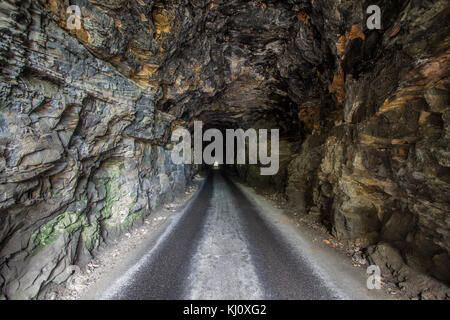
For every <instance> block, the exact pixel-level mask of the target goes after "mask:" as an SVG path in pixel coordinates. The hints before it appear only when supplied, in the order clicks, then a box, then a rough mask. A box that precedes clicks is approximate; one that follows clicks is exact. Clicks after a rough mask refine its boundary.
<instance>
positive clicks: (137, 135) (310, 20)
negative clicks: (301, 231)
mask: <svg viewBox="0 0 450 320" xmlns="http://www.w3.org/2000/svg"><path fill="white" fill-rule="evenodd" d="M73 4H76V5H79V6H80V7H81V8H82V14H83V21H82V28H81V29H79V30H69V29H68V26H67V19H68V17H69V15H68V14H67V10H66V9H67V7H68V6H69V5H73ZM373 4H377V5H379V6H380V7H381V9H382V29H381V30H368V29H367V26H366V20H367V18H368V15H367V14H366V8H367V7H368V6H369V5H373ZM449 12H450V11H449V6H448V1H446V0H433V1H431V0H419V1H417V0H408V1H405V0H395V1H392V0H389V1H388V0H370V1H369V0H367V1H366V0H364V1H359V0H358V1H356V0H355V1H349V0H315V1H310V0H286V1H260V0H252V1H247V0H245V1H244V0H214V1H210V0H189V1H188V0H166V1H151V0H137V1H124V0H107V1H98V0H71V1H64V0H36V1H31V0H5V1H2V2H1V3H0V65H1V68H2V69H1V73H0V77H1V78H0V79H1V80H0V139H1V143H0V189H1V190H0V191H1V192H0V210H1V212H0V268H1V269H0V287H1V288H2V289H1V292H2V293H1V294H3V297H8V298H17V297H24V298H30V297H35V296H36V295H37V294H38V292H39V291H40V290H42V289H44V288H45V286H46V285H47V284H49V283H50V282H63V281H64V279H66V278H67V276H68V275H70V272H71V271H72V270H73V267H71V265H73V264H82V263H83V262H84V261H86V259H88V258H89V255H90V254H92V252H93V251H94V250H95V248H96V247H97V246H98V245H99V244H100V243H102V242H103V241H106V240H107V239H108V238H109V236H113V235H116V234H118V233H121V232H124V231H125V230H127V229H129V228H131V227H132V226H133V225H134V224H135V223H137V222H139V221H140V220H141V219H142V217H143V216H145V215H147V214H149V213H150V212H151V210H152V209H153V208H155V207H156V206H157V205H158V204H159V203H161V201H170V200H171V198H172V197H173V196H174V195H175V194H176V192H178V191H180V190H181V189H182V187H183V185H184V183H186V181H188V180H189V177H190V176H191V171H192V170H191V168H185V167H176V166H173V165H172V164H171V162H170V159H169V153H168V151H167V150H166V149H169V146H168V138H169V136H170V132H171V130H172V128H174V127H176V126H180V125H182V126H186V127H191V126H192V124H193V121H194V120H203V121H204V122H205V126H206V127H215V128H219V129H223V128H236V127H241V128H244V129H245V128H249V127H254V128H269V129H270V128H280V129H281V135H282V141H281V146H280V155H281V160H282V163H281V168H280V172H279V174H278V175H276V176H274V177H261V176H259V174H258V173H259V168H258V167H248V166H243V167H239V168H237V170H238V172H239V173H240V175H241V176H242V177H244V178H245V179H247V180H248V181H249V182H250V183H252V184H253V185H258V186H263V187H269V186H270V187H272V188H276V190H277V191H279V192H282V193H284V194H285V195H286V197H287V198H288V200H289V205H290V206H291V207H292V208H296V209H298V211H300V212H302V213H305V214H314V215H317V214H319V215H320V218H321V219H322V221H324V222H327V225H329V226H330V231H331V232H333V233H334V234H335V235H336V236H337V237H339V238H341V239H346V240H349V241H352V242H357V243H359V244H360V245H362V246H364V247H367V246H371V245H376V244H377V243H379V242H380V241H382V243H385V244H387V245H389V246H390V247H392V248H393V250H396V252H398V254H399V255H400V256H401V258H402V260H403V261H404V263H405V265H407V266H408V268H411V269H412V270H415V271H417V272H419V273H426V274H429V275H432V276H433V277H435V278H436V279H439V280H442V281H445V282H447V283H449V282H450V270H449V268H450V263H449V260H450V256H449V253H450V239H449V236H450V218H449V212H450V203H449V199H450V194H449V193H450V186H449V184H450V174H449V163H450V153H449V126H450V124H449V123H450V110H449V99H450V98H449V80H448V79H449V78H448V76H449V54H450V53H449V48H448V43H449V34H450V32H449V21H450V19H449V16H448V15H449ZM374 252H375V251H374ZM376 252H377V254H380V255H383V254H384V253H383V252H387V251H386V250H376ZM388 256H389V255H388ZM390 256H391V257H392V256H393V255H390ZM49 257H51V258H49ZM388 259H391V258H389V257H388ZM399 268H400V267H399Z"/></svg>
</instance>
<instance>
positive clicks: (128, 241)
mask: <svg viewBox="0 0 450 320" xmlns="http://www.w3.org/2000/svg"><path fill="white" fill-rule="evenodd" d="M202 181H203V178H201V177H199V176H196V177H195V178H194V180H193V182H192V184H191V185H190V186H189V187H188V188H187V190H186V191H185V192H184V193H183V194H181V195H179V196H178V197H177V198H176V200H175V201H174V202H172V203H169V204H165V205H164V206H162V207H161V208H159V209H158V210H156V211H155V212H152V213H151V214H150V215H149V216H148V217H147V218H146V219H145V221H144V224H143V225H142V226H140V227H138V228H136V229H134V230H132V231H130V232H129V233H126V234H124V235H123V236H122V237H120V238H118V239H116V240H113V241H110V243H108V244H104V245H103V246H102V247H100V248H99V250H98V252H97V254H96V256H95V258H94V259H92V261H91V262H90V263H89V264H87V266H86V267H84V268H82V269H80V270H79V271H78V272H76V273H75V274H74V275H73V276H72V277H71V278H70V279H69V280H68V281H67V282H66V283H65V284H63V285H60V286H58V287H55V288H54V289H53V290H51V291H49V292H48V293H47V294H46V297H45V299H50V300H95V299H98V298H99V297H100V296H101V295H102V293H103V292H104V291H105V290H106V288H107V287H108V286H109V285H110V284H111V283H112V281H114V279H117V278H118V277H119V276H120V275H121V274H123V272H125V271H126V270H128V269H129V268H130V267H131V266H132V265H133V264H134V263H135V262H136V261H137V259H138V258H139V257H141V256H142V255H143V254H144V253H145V251H147V250H148V248H151V247H152V246H153V245H154V244H155V243H156V241H157V239H158V238H159V236H160V235H161V234H162V233H163V232H164V230H165V229H166V228H167V227H168V226H169V225H170V223H171V221H172V220H173V218H174V217H175V216H176V215H177V214H178V213H179V212H180V211H181V209H182V208H183V207H184V206H185V205H186V203H187V202H188V201H189V200H190V199H191V198H192V197H193V195H194V194H195V193H196V192H197V190H198V188H199V186H200V184H201V182H202Z"/></svg>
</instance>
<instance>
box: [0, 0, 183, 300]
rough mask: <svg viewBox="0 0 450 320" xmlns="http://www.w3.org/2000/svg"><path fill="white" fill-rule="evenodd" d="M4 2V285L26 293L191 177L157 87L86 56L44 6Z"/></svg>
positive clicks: (65, 273)
mask: <svg viewBox="0 0 450 320" xmlns="http://www.w3.org/2000/svg"><path fill="white" fill-rule="evenodd" d="M49 3H50V4H51V5H54V4H55V3H58V2H57V1H49ZM0 8H1V10H0V19H1V23H2V27H1V29H0V37H1V47H0V64H1V66H2V72H1V80H0V102H1V111H0V139H1V145H0V148H1V149H0V210H1V211H0V279H1V280H0V287H1V295H2V296H3V297H7V298H10V299H17V298H26V299H29V298H34V297H36V296H37V295H38V294H39V292H41V291H42V290H43V289H45V287H46V286H47V285H49V284H50V283H62V282H64V281H65V280H66V279H67V278H68V277H69V276H70V275H71V274H72V272H73V271H74V270H76V268H74V267H73V265H75V264H76V265H83V264H84V263H86V262H88V261H89V259H90V258H91V256H92V254H94V253H95V249H96V248H98V247H99V246H100V245H101V244H102V243H104V242H105V241H108V239H110V238H111V237H115V236H117V235H119V234H122V233H124V232H127V231H128V230H129V229H130V228H132V227H133V226H135V225H137V224H139V223H141V222H142V221H143V219H144V218H145V216H147V215H148V214H150V213H151V211H152V210H154V209H155V207H157V206H158V205H159V204H161V203H163V202H165V201H171V200H172V199H173V197H174V196H175V195H176V193H177V192H181V191H182V190H183V189H184V186H185V185H186V183H187V182H188V181H189V180H190V178H191V175H192V172H191V168H188V167H184V166H175V165H173V164H172V162H171V161H170V153H169V151H168V150H166V148H165V143H167V136H168V133H169V132H170V131H171V126H172V122H173V120H174V119H173V117H171V116H169V115H164V114H162V113H160V112H159V111H155V109H154V103H155V102H154V101H155V94H156V92H155V91H154V90H150V89H143V88H140V87H138V86H137V85H136V84H135V83H134V82H132V81H131V80H129V79H126V78H124V77H123V75H122V74H120V73H119V72H118V71H117V70H116V69H115V68H114V67H113V66H111V65H110V64H109V63H107V62H105V61H103V60H101V59H99V58H97V57H96V56H94V55H93V54H92V53H90V52H89V51H88V50H87V49H86V47H84V46H83V45H82V44H80V43H79V42H78V41H77V39H75V38H74V37H73V36H72V35H70V34H69V33H68V32H66V31H65V30H63V29H62V28H61V26H60V25H58V24H57V23H56V22H55V21H54V20H53V19H52V18H50V17H49V16H46V15H44V14H43V13H44V12H45V11H44V9H43V7H41V5H40V4H39V3H37V2H30V1H6V2H2V3H1V4H0ZM95 30H96V31H98V32H99V30H98V29H95ZM112 36H114V34H112ZM104 40H105V41H107V40H108V39H104ZM108 43H110V42H108ZM96 45H97V46H99V47H101V48H102V49H103V50H106V49H105V48H104V47H102V44H101V43H98V44H96ZM93 46H94V44H93ZM113 46H118V47H120V46H121V45H119V44H113ZM88 49H90V50H92V49H93V48H91V47H88ZM110 50H113V49H112V48H111V49H110ZM105 55H106V54H101V55H100V54H98V55H97V56H98V57H100V56H101V57H102V58H103V59H104V58H105Z"/></svg>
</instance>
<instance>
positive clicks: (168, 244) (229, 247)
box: [100, 171, 370, 300]
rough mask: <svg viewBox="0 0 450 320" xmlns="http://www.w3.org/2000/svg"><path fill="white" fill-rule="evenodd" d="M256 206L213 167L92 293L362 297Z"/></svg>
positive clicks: (119, 296) (108, 296)
mask: <svg viewBox="0 0 450 320" xmlns="http://www.w3.org/2000/svg"><path fill="white" fill-rule="evenodd" d="M261 211H262V210H261V208H258V206H257V205H255V203H254V201H251V200H250V199H249V198H248V197H247V196H246V194H245V193H244V192H243V191H242V189H241V188H239V187H238V186H237V185H236V184H235V183H234V182H233V181H232V180H230V179H229V178H228V177H226V176H225V175H224V174H223V173H221V172H220V171H213V172H212V173H211V174H210V175H209V176H208V178H207V179H205V181H204V182H203V184H202V186H201V188H200V189H199V191H198V192H197V194H196V195H195V196H194V197H193V198H192V199H191V200H190V202H189V203H188V204H187V205H186V207H185V208H184V209H183V210H182V212H180V213H178V216H177V218H176V219H174V220H173V221H172V222H171V224H170V226H169V227H168V228H167V230H165V232H164V233H163V234H162V235H161V236H160V237H159V239H158V240H157V242H156V244H154V245H153V246H152V247H151V248H148V250H147V252H146V253H145V255H143V256H142V257H140V258H139V259H138V261H137V262H136V263H135V264H134V265H133V266H132V267H131V268H129V269H128V270H127V271H126V272H124V273H123V274H122V275H121V276H120V277H119V279H116V280H115V281H113V282H112V283H111V285H109V286H108V288H107V289H106V290H105V291H104V292H102V294H101V297H100V298H101V299H138V300H141V299H352V298H358V299H359V298H363V299H364V298H370V296H366V288H365V282H364V281H363V280H364V279H362V281H354V280H352V279H351V281H350V283H349V281H347V280H345V281H342V285H340V284H339V283H338V282H339V281H340V280H339V277H340V278H348V276H347V275H346V273H345V272H344V273H342V272H341V273H340V272H339V269H338V268H337V267H336V269H337V271H336V273H335V272H334V271H333V272H329V271H327V268H328V269H329V268H333V266H332V264H333V259H330V260H329V261H328V260H327V258H325V259H323V258H322V259H320V258H319V259H317V261H319V262H317V261H313V260H311V256H310V255H309V253H308V251H307V250H303V249H302V248H301V247H302V246H304V245H303V242H302V241H303V240H301V239H300V238H299V239H296V238H297V237H298V236H297V235H296V234H295V232H294V233H292V232H291V234H288V232H287V231H283V228H284V227H279V226H278V225H276V224H275V223H274V222H272V221H271V220H270V219H269V218H267V217H266V216H267V214H263V213H262V212H261ZM299 241H300V242H299ZM319 264H322V265H325V269H324V268H321V267H320V266H319ZM331 270H333V269H331ZM327 273H328V274H329V275H327ZM330 274H331V275H330ZM350 278H351V277H350ZM336 279H337V280H336ZM355 286H358V288H355ZM358 292H360V293H361V294H360V295H356V296H355V293H358Z"/></svg>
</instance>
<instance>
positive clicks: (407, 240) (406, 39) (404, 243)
mask: <svg viewBox="0 0 450 320" xmlns="http://www.w3.org/2000/svg"><path fill="white" fill-rule="evenodd" d="M305 3H306V2H305ZM370 4H372V3H370ZM378 4H379V5H380V7H381V8H382V11H383V28H382V30H380V31H371V30H367V28H366V24H365V19H366V15H364V9H363V8H366V7H367V5H368V4H367V5H366V2H364V1H361V2H356V1H355V2H353V1H314V2H312V3H311V4H310V6H306V8H307V9H305V10H306V14H305V15H302V17H303V18H302V22H303V21H305V20H306V21H307V22H308V23H310V24H311V25H312V28H315V29H316V30H318V35H316V36H317V37H316V40H315V41H316V42H317V41H319V40H318V39H322V41H324V40H326V41H325V42H326V43H327V44H329V47H328V50H329V54H331V55H332V56H333V57H332V59H334V60H335V66H336V67H335V70H334V71H332V70H329V72H334V75H333V76H332V77H329V74H327V73H326V72H325V73H324V74H323V75H322V76H319V77H325V78H326V77H329V78H328V81H329V86H328V88H327V89H328V93H331V94H333V105H334V106H335V108H334V109H331V110H330V109H327V108H328V107H329V104H330V101H329V100H328V99H329V96H328V95H327V94H326V93H324V92H322V93H321V95H320V97H319V98H318V99H316V100H314V99H312V97H309V98H308V100H309V101H308V102H307V103H303V104H299V106H298V107H299V111H298V117H299V121H300V127H299V132H298V136H300V137H304V138H303V142H301V148H300V152H299V153H295V152H294V151H292V153H291V157H293V158H294V159H293V160H292V161H291V162H290V163H289V165H288V168H287V174H285V175H284V177H285V178H286V180H285V186H284V187H281V188H280V187H279V186H276V188H274V189H275V190H276V191H278V192H279V191H282V190H284V193H285V195H286V197H287V198H288V201H289V207H290V208H293V209H295V210H296V211H298V212H300V213H303V214H312V215H317V214H320V216H321V219H322V221H323V222H324V223H326V225H327V226H330V231H331V232H332V233H333V234H334V235H335V236H337V237H338V238H339V239H343V240H348V241H349V242H352V243H355V244H357V245H360V246H362V247H368V246H370V245H373V244H376V243H378V242H380V241H383V242H385V243H388V244H389V245H391V246H392V247H393V248H396V249H395V250H398V253H399V255H401V257H402V259H403V260H404V263H405V264H406V265H407V266H408V268H412V270H415V271H417V272H421V273H423V274H428V275H432V276H433V277H435V278H436V279H439V280H441V281H444V282H446V283H447V284H448V283H450V264H449V258H450V256H449V253H450V239H449V235H450V216H449V212H450V201H449V199H450V184H449V183H450V169H449V156H450V154H449V149H448V146H449V134H448V132H449V129H448V128H449V127H448V118H449V117H448V114H449V112H450V109H449V101H450V100H449V97H450V94H449V91H448V90H449V80H448V79H449V57H450V56H449V49H448V40H449V35H450V32H449V22H448V21H449V18H448V14H449V7H448V4H447V3H446V2H445V1H416V2H415V1H389V2H387V1H378ZM305 5H306V4H305ZM322 48H323V46H322ZM326 52H327V50H322V51H321V54H322V56H323V57H327V59H328V60H324V61H328V62H330V60H329V59H330V57H329V56H327V54H326ZM299 54H301V55H305V56H304V57H303V58H306V57H307V55H308V52H303V51H302V50H300V53H299ZM324 59H325V58H324ZM309 62H311V61H309ZM324 68H326V67H324ZM290 97H291V99H293V96H292V95H291V94H290ZM293 101H295V100H294V99H293ZM296 102H297V103H299V101H296ZM316 110H318V111H316ZM325 110H330V112H324V111H325ZM292 150H295V148H292ZM239 172H240V173H241V176H242V177H244V178H246V179H247V180H248V181H249V182H250V183H251V184H253V185H255V186H256V185H258V184H260V183H261V182H259V183H255V182H254V178H249V177H248V174H247V172H248V170H247V171H246V170H243V169H241V170H240V171H239ZM242 172H245V174H242ZM268 185H269V186H270V183H269V184H268ZM380 254H383V253H382V252H381V253H380ZM387 259H389V258H387ZM385 271H386V270H385ZM399 281H400V280H399ZM421 284H422V285H423V286H422V290H423V289H424V286H425V285H424V283H423V282H422V283H421ZM418 286H419V287H420V285H418ZM413 291H414V290H413ZM447 292H448V291H447ZM444 296H445V294H444Z"/></svg>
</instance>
